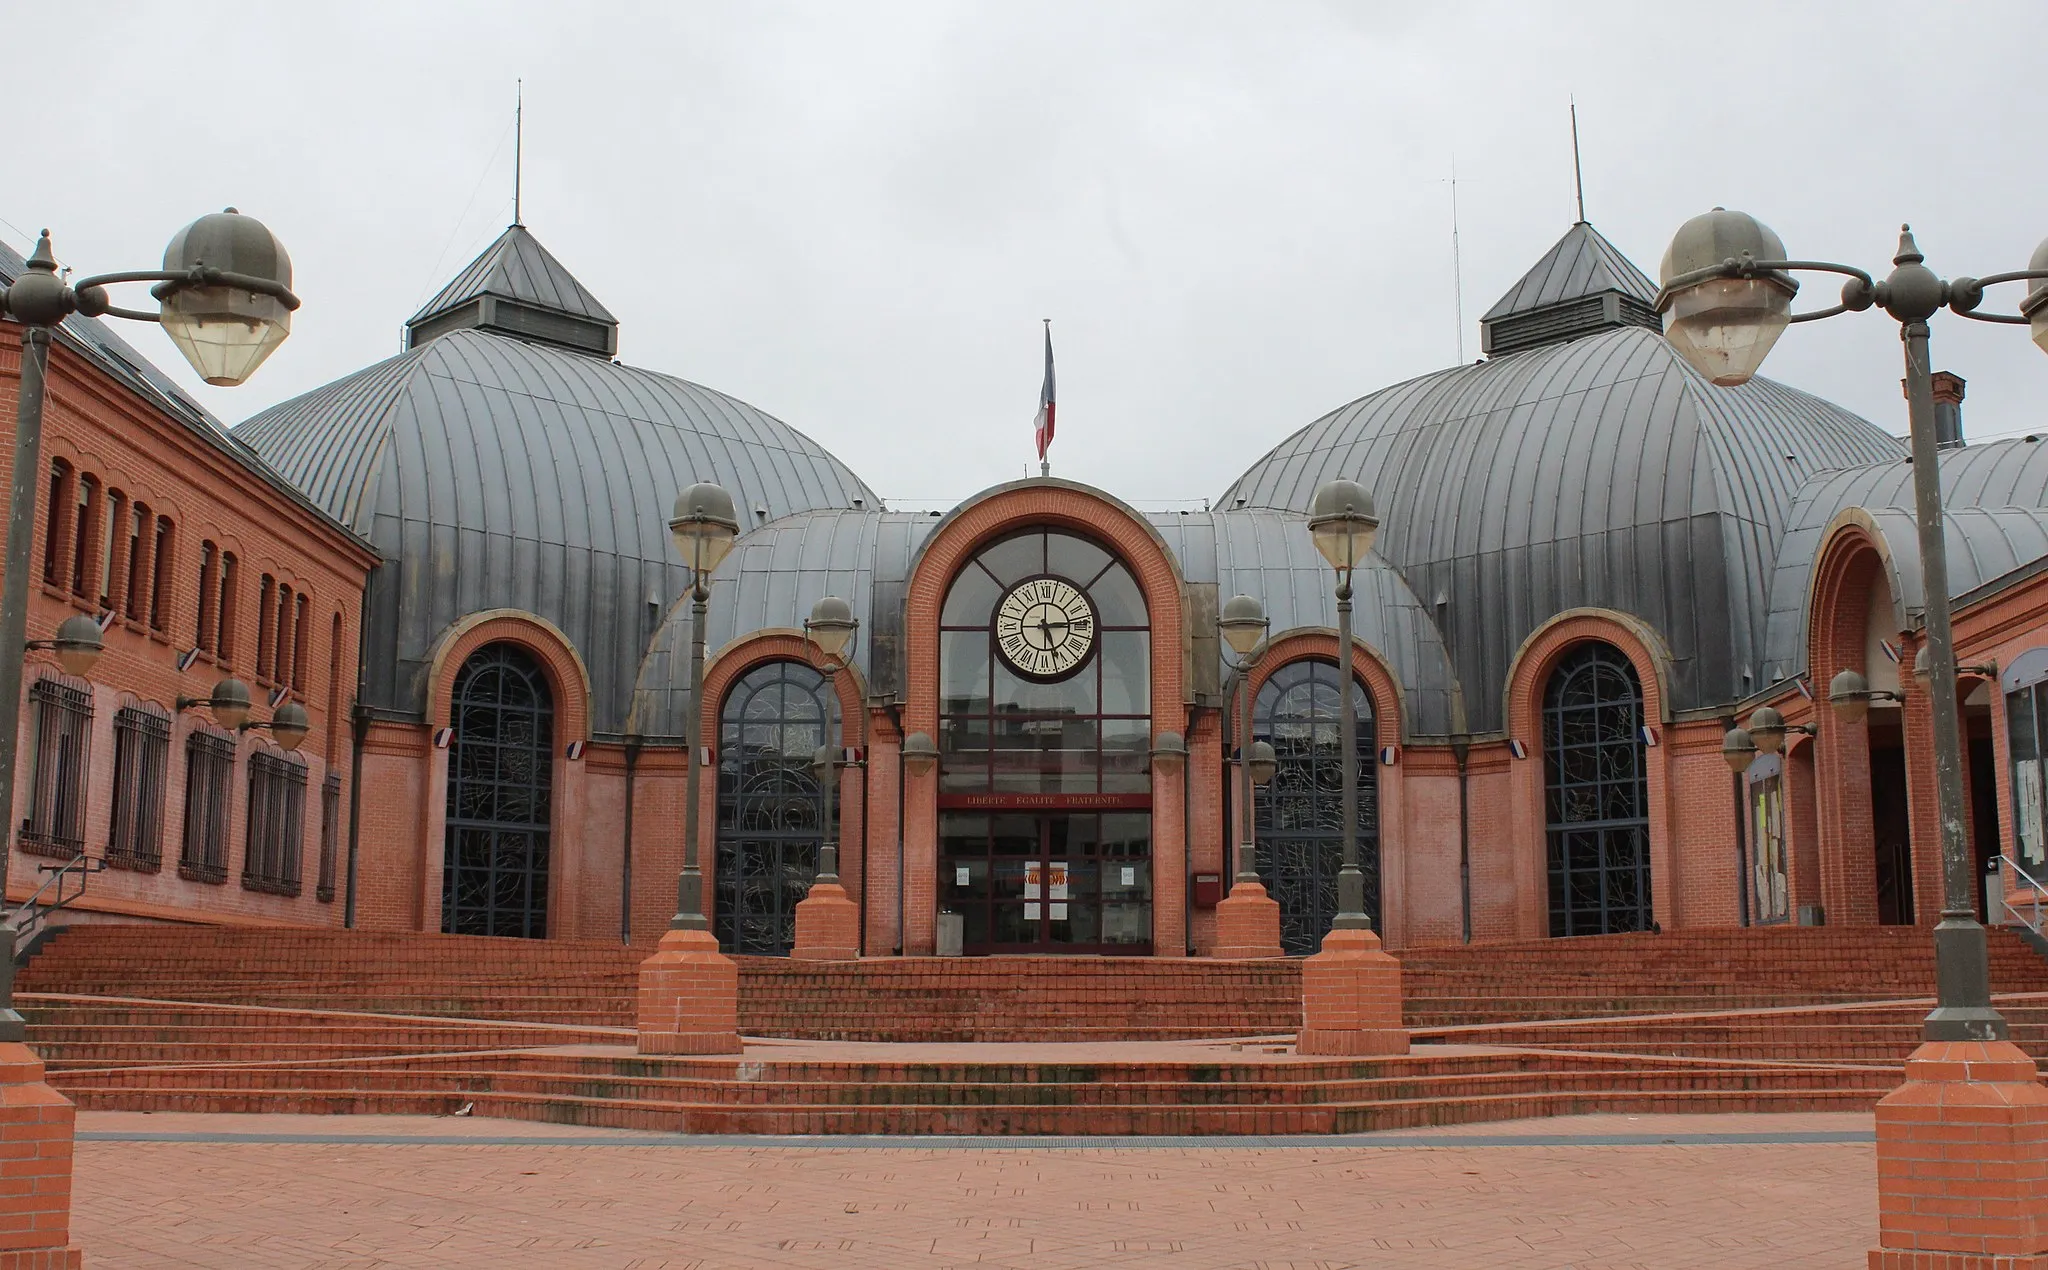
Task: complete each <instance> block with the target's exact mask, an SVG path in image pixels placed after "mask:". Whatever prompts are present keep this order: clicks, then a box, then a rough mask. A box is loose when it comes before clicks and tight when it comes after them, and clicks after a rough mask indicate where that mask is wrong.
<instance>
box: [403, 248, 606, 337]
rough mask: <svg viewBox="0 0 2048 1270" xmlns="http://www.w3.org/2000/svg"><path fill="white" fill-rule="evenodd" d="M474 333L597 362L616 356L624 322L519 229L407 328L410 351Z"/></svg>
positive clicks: (444, 290) (459, 277) (473, 264)
mask: <svg viewBox="0 0 2048 1270" xmlns="http://www.w3.org/2000/svg"><path fill="white" fill-rule="evenodd" d="M471 328H475V329H478V330H484V331H491V332H493V333H495V334H499V335H509V336H511V337H512V338H513V339H517V340H526V341H528V342H530V343H536V344H547V345H551V346H553V347H555V348H565V349H568V350H570V351H571V352H576V353H587V354H589V355H591V356H593V357H613V356H616V355H617V353H618V351H619V320H618V319H617V318H615V317H613V316H612V315H611V311H610V310H609V309H607V308H605V307H604V305H602V304H600V303H598V300H597V297H596V296H594V295H592V294H590V292H589V290H587V289H586V288H585V287H584V285H583V284H582V283H580V282H578V281H577V280H576V277H575V275H574V274H572V273H570V272H569V271H568V270H567V269H566V268H564V267H563V266H562V262H561V261H559V260H557V259H555V257H554V254H553V253H551V252H550V251H548V249H547V248H545V247H543V246H541V245H540V241H539V240H538V239H536V238H535V237H534V236H533V234H532V233H531V232H529V231H528V230H527V228H526V226H524V225H521V224H518V223H516V222H515V223H514V224H512V225H509V226H507V227H506V229H505V232H504V233H502V234H500V235H498V239H497V241H496V242H493V243H492V244H491V245H490V246H489V247H486V248H485V249H484V253H483V254H482V255H480V256H478V257H477V258H476V259H475V260H472V261H470V262H469V267H468V268H466V269H464V270H463V271H462V272H461V273H458V274H456V275H455V278H454V280H453V281H451V282H449V284H448V285H447V286H445V287H442V288H441V292H440V294H439V295H436V296H435V297H434V298H433V299H431V300H429V301H427V303H426V304H425V305H424V306H423V307H422V308H421V309H420V311H419V312H418V313H415V314H413V315H412V318H411V319H410V320H409V321H407V322H406V324H405V346H406V347H407V348H418V347H420V346H421V345H422V344H425V343H427V342H428V341H429V340H432V339H433V338H434V337H435V336H438V335H446V334H448V332H450V331H461V330H468V329H471Z"/></svg>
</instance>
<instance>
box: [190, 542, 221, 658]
mask: <svg viewBox="0 0 2048 1270" xmlns="http://www.w3.org/2000/svg"><path fill="white" fill-rule="evenodd" d="M219 629H220V548H218V547H216V546H214V545H213V544H212V543H211V542H202V543H200V544H199V629H198V631H197V632H196V633H195V634H194V635H193V636H192V646H193V647H194V648H197V649H199V650H200V651H201V652H207V653H210V652H212V651H213V638H214V635H215V634H216V633H218V631H219Z"/></svg>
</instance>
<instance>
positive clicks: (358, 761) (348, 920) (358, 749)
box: [341, 701, 370, 930]
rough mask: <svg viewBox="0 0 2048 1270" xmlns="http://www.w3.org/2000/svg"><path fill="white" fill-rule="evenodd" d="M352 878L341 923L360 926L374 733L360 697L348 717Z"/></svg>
mask: <svg viewBox="0 0 2048 1270" xmlns="http://www.w3.org/2000/svg"><path fill="white" fill-rule="evenodd" d="M348 734H349V746H348V751H349V753H348V881H347V883H346V886H345V888H344V892H345V893H344V898H343V900H342V902H341V925H342V928H343V929H344V930H354V929H355V928H356V845H357V844H358V843H359V842H361V841H362V824H363V815H362V813H363V739H364V738H365V737H367V736H368V735H369V734H370V713H369V711H368V710H366V709H364V708H363V705H362V702H361V701H357V702H356V705H355V708H354V709H353V710H351V711H349V720H348Z"/></svg>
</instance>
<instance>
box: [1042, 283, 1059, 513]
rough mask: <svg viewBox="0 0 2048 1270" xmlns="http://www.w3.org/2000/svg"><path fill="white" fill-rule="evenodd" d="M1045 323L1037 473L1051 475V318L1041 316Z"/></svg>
mask: <svg viewBox="0 0 2048 1270" xmlns="http://www.w3.org/2000/svg"><path fill="white" fill-rule="evenodd" d="M1039 320H1040V321H1042V322H1044V323H1045V387H1044V388H1043V389H1042V390H1041V391H1040V392H1039V395H1038V474H1039V476H1041V477H1049V476H1051V475H1052V460H1051V459H1050V458H1049V457H1047V456H1048V454H1049V453H1050V451H1051V447H1052V433H1053V417H1054V412H1055V411H1056V410H1057V408H1058V407H1057V406H1056V405H1055V404H1054V396H1055V394H1054V392H1053V380H1052V319H1051V318H1041V319H1039Z"/></svg>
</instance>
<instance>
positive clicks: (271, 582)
mask: <svg viewBox="0 0 2048 1270" xmlns="http://www.w3.org/2000/svg"><path fill="white" fill-rule="evenodd" d="M276 594H277V580H276V579H274V578H272V577H271V576H270V575H269V574H267V573H266V574H264V575H263V577H262V578H261V579H260V580H259V581H258V582H257V583H256V678H257V679H258V680H263V679H268V678H269V677H270V650H271V646H272V645H273V644H274V643H275V642H276V640H277V627H276V626H275V625H273V624H272V619H273V617H274V615H275V610H274V609H273V608H272V607H271V603H270V601H271V597H273V596H274V595H276Z"/></svg>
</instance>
